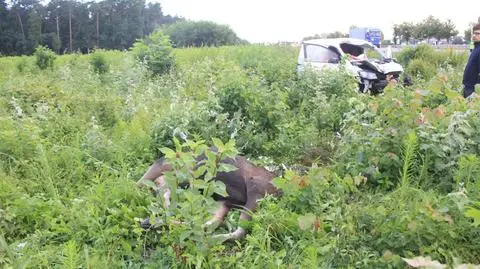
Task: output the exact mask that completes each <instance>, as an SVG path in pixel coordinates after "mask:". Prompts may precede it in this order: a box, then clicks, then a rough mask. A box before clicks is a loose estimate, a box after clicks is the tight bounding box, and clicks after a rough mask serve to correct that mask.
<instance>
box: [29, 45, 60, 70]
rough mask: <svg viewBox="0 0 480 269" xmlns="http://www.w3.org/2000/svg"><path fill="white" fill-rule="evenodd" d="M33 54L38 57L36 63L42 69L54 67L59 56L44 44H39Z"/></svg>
mask: <svg viewBox="0 0 480 269" xmlns="http://www.w3.org/2000/svg"><path fill="white" fill-rule="evenodd" d="M33 55H35V57H36V62H35V63H36V64H37V66H38V67H39V68H40V69H42V70H44V69H47V68H50V69H53V63H54V61H55V58H56V57H57V56H56V54H55V52H53V51H52V50H51V49H49V48H47V47H44V46H38V47H37V48H36V49H35V53H33Z"/></svg>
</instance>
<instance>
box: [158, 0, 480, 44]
mask: <svg viewBox="0 0 480 269" xmlns="http://www.w3.org/2000/svg"><path fill="white" fill-rule="evenodd" d="M153 2H160V4H161V5H162V7H163V11H164V13H166V14H170V15H178V16H182V17H184V18H186V19H190V20H209V21H213V22H216V23H220V24H228V25H230V27H231V28H232V29H233V30H234V31H235V32H236V33H237V35H238V36H239V37H240V38H243V39H246V40H248V41H250V42H264V41H267V42H276V41H299V40H301V39H302V38H303V37H305V36H311V35H314V34H322V33H328V32H334V31H341V32H344V33H347V32H348V29H349V27H350V26H351V25H355V26H358V27H377V28H380V29H381V30H382V31H383V33H384V35H385V38H386V39H390V38H391V36H392V32H393V30H392V26H393V24H395V23H402V22H406V21H409V22H419V21H421V20H422V19H424V18H426V17H428V16H429V15H433V16H434V17H436V18H439V19H441V20H442V21H446V20H447V19H451V20H452V21H453V22H454V23H455V25H456V26H457V30H458V31H459V32H460V35H462V36H463V32H464V30H465V29H467V28H468V23H469V22H474V21H475V22H476V21H477V19H478V17H479V16H480V0H456V1H450V0H445V1H439V0H437V1H434V0H397V1H389V0H366V1H358V0H356V1H354V0H340V1H339V0H330V1H329V0H295V1H292V0H235V1H234V0H153Z"/></svg>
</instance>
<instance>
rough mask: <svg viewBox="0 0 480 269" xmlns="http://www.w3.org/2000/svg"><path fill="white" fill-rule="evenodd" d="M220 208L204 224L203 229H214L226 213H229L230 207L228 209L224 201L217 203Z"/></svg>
mask: <svg viewBox="0 0 480 269" xmlns="http://www.w3.org/2000/svg"><path fill="white" fill-rule="evenodd" d="M219 204H220V208H219V209H217V210H216V211H215V213H214V214H213V218H212V219H210V220H209V221H207V222H206V223H205V227H206V228H209V227H213V228H214V229H215V228H217V226H218V225H219V224H220V223H222V221H223V219H224V218H225V216H226V215H227V213H228V211H230V207H228V206H227V205H226V203H225V201H221V202H219Z"/></svg>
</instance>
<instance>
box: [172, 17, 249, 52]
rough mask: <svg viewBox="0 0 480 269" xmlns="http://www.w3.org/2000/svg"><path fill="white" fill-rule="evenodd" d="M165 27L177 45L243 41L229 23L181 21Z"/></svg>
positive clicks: (232, 43)
mask: <svg viewBox="0 0 480 269" xmlns="http://www.w3.org/2000/svg"><path fill="white" fill-rule="evenodd" d="M164 28H165V29H164V31H165V33H166V34H167V35H169V36H170V39H171V40H172V42H173V44H175V46H177V47H202V46H224V45H235V44H240V43H242V40H240V38H238V36H237V35H236V34H235V32H234V31H233V30H232V29H231V28H230V27H229V26H228V25H220V24H217V23H214V22H210V21H181V22H177V23H174V24H170V25H167V26H165V27H164ZM245 43H246V42H245Z"/></svg>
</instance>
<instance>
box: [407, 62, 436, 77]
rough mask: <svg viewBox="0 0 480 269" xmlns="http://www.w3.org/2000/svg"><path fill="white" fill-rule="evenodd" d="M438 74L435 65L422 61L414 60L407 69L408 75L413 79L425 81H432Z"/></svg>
mask: <svg viewBox="0 0 480 269" xmlns="http://www.w3.org/2000/svg"><path fill="white" fill-rule="evenodd" d="M436 72H437V69H436V66H435V64H432V63H431V62H430V61H425V60H422V59H414V60H412V61H411V62H410V64H409V65H408V67H407V68H406V73H407V74H409V75H410V76H413V77H418V78H422V79H424V80H429V79H431V78H432V77H433V76H435V74H436Z"/></svg>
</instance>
